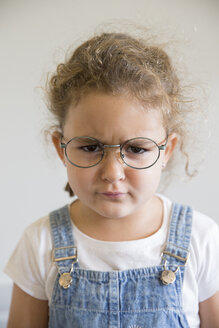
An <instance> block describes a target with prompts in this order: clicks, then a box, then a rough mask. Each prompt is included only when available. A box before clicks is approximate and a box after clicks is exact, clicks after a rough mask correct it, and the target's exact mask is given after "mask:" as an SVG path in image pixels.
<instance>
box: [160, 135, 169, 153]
mask: <svg viewBox="0 0 219 328" xmlns="http://www.w3.org/2000/svg"><path fill="white" fill-rule="evenodd" d="M167 142H168V135H167V137H166V141H165V143H164V144H163V145H160V146H158V148H159V149H160V150H165V149H166V146H167Z"/></svg>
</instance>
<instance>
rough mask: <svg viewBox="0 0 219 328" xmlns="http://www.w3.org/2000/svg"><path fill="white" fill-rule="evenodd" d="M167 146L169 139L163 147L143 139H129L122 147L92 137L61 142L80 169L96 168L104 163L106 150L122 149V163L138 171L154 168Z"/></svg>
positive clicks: (71, 160) (69, 157) (69, 158)
mask: <svg viewBox="0 0 219 328" xmlns="http://www.w3.org/2000/svg"><path fill="white" fill-rule="evenodd" d="M166 145H167V137H166V139H165V140H164V144H162V145H159V144H157V143H156V142H155V141H153V140H151V139H149V138H143V137H142V138H140V137H138V138H132V139H129V140H127V141H125V142H124V143H123V144H120V145H104V144H103V143H101V142H100V141H99V140H97V139H95V138H91V137H75V138H72V139H70V140H69V141H68V142H67V143H63V142H61V148H63V149H65V156H66V158H67V160H68V161H69V162H70V163H71V164H72V165H74V166H77V167H80V168H89V167H93V166H96V165H98V164H99V163H100V162H101V161H102V159H103V157H104V154H105V149H106V148H120V157H121V159H122V161H123V162H124V163H125V164H126V165H127V166H129V167H131V168H133V169H137V170H142V169H147V168H149V167H151V166H153V165H154V164H155V163H156V162H157V161H158V159H159V157H160V151H161V150H165V148H166Z"/></svg>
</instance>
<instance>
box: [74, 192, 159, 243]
mask: <svg viewBox="0 0 219 328" xmlns="http://www.w3.org/2000/svg"><path fill="white" fill-rule="evenodd" d="M70 214H71V218H72V221H73V223H74V224H75V225H76V227H77V228H78V229H79V230H80V231H81V232H83V233H84V234H86V235H88V236H89V237H91V238H94V239H98V240H102V241H129V240H137V239H142V238H146V237H149V236H151V235H153V234H154V233H155V232H157V231H158V230H159V229H160V227H161V225H162V222H163V204H162V200H161V199H160V198H159V197H157V196H154V197H153V198H152V199H151V200H149V201H148V202H147V204H145V205H144V206H143V207H141V208H140V209H139V210H138V211H137V212H135V213H133V214H131V215H129V216H127V217H123V218H119V219H108V218H102V217H101V216H98V215H97V214H96V213H95V212H94V211H92V210H91V209H89V208H87V207H86V206H83V204H82V203H81V201H80V200H77V201H75V202H74V203H72V204H71V208H70Z"/></svg>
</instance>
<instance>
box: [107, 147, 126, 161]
mask: <svg viewBox="0 0 219 328" xmlns="http://www.w3.org/2000/svg"><path fill="white" fill-rule="evenodd" d="M110 148H113V149H115V150H116V148H119V150H118V151H117V152H116V154H115V151H114V152H113V153H114V155H115V156H116V157H117V159H118V160H119V161H120V163H123V160H122V153H121V145H103V149H104V150H105V149H107V150H108V149H110ZM104 157H106V156H104Z"/></svg>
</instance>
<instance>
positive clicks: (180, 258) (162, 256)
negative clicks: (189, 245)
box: [161, 246, 190, 267]
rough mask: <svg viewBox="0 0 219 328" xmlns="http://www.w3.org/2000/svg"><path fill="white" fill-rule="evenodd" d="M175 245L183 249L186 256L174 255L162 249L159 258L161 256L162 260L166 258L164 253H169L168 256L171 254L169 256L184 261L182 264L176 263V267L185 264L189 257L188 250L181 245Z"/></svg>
mask: <svg viewBox="0 0 219 328" xmlns="http://www.w3.org/2000/svg"><path fill="white" fill-rule="evenodd" d="M177 247H178V248H181V249H182V250H183V251H185V252H186V253H187V257H182V256H179V255H175V254H173V253H170V252H168V251H166V250H164V251H163V252H162V254H161V258H163V259H164V260H166V257H165V256H164V255H169V256H171V257H174V258H175V259H177V260H179V261H181V262H184V264H181V265H180V264H179V265H177V266H178V267H183V266H185V265H186V263H187V261H188V259H189V256H190V251H189V250H188V249H185V248H183V247H179V246H177Z"/></svg>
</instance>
